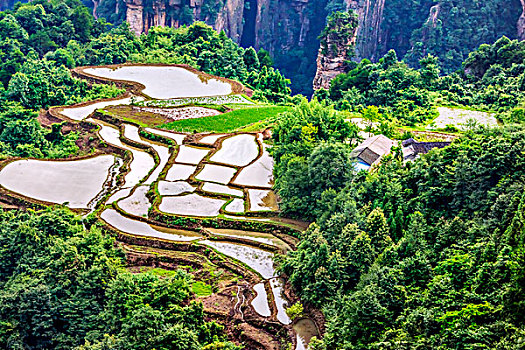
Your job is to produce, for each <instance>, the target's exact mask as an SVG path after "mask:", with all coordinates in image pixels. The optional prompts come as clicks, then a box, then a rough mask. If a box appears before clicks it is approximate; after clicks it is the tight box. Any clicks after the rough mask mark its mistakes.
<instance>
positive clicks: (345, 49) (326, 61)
mask: <svg viewBox="0 0 525 350" xmlns="http://www.w3.org/2000/svg"><path fill="white" fill-rule="evenodd" d="M357 28H358V25H357V15H356V14H355V12H349V13H343V12H339V13H337V14H335V15H333V16H330V17H329V19H328V22H327V25H326V27H325V29H324V30H323V32H322V33H321V37H320V40H321V43H320V46H319V53H318V55H317V71H316V74H315V78H314V82H313V88H314V90H317V89H320V88H324V89H328V88H329V87H330V81H331V80H332V79H333V78H335V77H336V76H337V75H339V74H341V73H344V72H345V71H346V66H347V64H348V61H349V60H351V59H352V57H353V56H354V46H355V41H356V38H357Z"/></svg>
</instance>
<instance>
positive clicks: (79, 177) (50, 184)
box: [0, 155, 115, 208]
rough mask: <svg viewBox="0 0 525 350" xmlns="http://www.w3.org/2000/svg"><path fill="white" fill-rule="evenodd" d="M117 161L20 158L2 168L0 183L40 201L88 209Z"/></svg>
mask: <svg viewBox="0 0 525 350" xmlns="http://www.w3.org/2000/svg"><path fill="white" fill-rule="evenodd" d="M114 163H115V157H114V156H111V155H105V156H98V157H93V158H87V159H81V160H73V161H45V160H35V159H24V160H17V161H14V162H11V163H9V164H7V165H6V166H5V167H4V168H3V169H2V170H0V185H1V186H2V187H4V188H6V189H7V190H10V191H13V192H15V193H18V194H21V195H23V196H26V197H29V198H34V199H37V200H40V201H45V202H51V203H57V204H66V205H67V206H68V207H70V208H88V204H89V203H90V201H91V200H92V199H93V198H95V197H96V196H97V194H98V193H99V192H100V191H102V188H103V185H104V183H105V182H106V180H107V179H108V175H109V169H110V168H111V166H112V165H113V164H114Z"/></svg>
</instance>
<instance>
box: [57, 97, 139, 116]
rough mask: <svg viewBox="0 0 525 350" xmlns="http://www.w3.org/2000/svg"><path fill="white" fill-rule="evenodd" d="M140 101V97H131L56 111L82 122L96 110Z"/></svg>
mask: <svg viewBox="0 0 525 350" xmlns="http://www.w3.org/2000/svg"><path fill="white" fill-rule="evenodd" d="M142 100H144V98H143V97H141V96H132V97H126V98H121V99H117V100H110V101H101V102H97V103H90V104H84V105H82V106H78V107H65V108H63V109H59V110H58V111H59V112H60V114H62V115H65V116H66V117H68V118H70V119H73V120H84V119H86V118H87V117H88V116H89V115H91V113H93V112H94V111H96V110H97V109H102V108H105V107H108V106H118V105H128V104H130V103H132V102H138V101H142Z"/></svg>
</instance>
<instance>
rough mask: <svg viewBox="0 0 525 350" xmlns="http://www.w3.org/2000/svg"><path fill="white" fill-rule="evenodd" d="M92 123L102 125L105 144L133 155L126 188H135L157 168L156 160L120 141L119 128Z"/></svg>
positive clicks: (101, 131)
mask: <svg viewBox="0 0 525 350" xmlns="http://www.w3.org/2000/svg"><path fill="white" fill-rule="evenodd" d="M90 121H92V122H95V123H96V124H98V125H100V130H99V135H100V137H101V138H102V139H103V140H104V141H105V142H107V143H109V144H112V145H113V146H116V147H120V148H123V149H125V150H129V151H130V152H131V153H132V154H133V161H132V162H131V164H130V169H131V170H130V171H129V173H128V174H127V175H126V177H125V185H124V187H134V186H135V185H137V184H138V183H139V182H140V181H141V180H142V179H144V178H145V177H146V176H147V175H148V173H149V171H150V170H151V169H153V168H154V167H155V160H154V159H153V157H152V156H151V155H150V154H149V153H147V152H144V151H142V150H138V149H135V148H132V147H129V146H127V145H124V144H123V143H122V142H121V141H120V138H119V137H120V131H119V130H118V129H117V128H115V127H113V126H109V125H107V124H104V123H101V122H99V121H94V120H92V119H91V120H90Z"/></svg>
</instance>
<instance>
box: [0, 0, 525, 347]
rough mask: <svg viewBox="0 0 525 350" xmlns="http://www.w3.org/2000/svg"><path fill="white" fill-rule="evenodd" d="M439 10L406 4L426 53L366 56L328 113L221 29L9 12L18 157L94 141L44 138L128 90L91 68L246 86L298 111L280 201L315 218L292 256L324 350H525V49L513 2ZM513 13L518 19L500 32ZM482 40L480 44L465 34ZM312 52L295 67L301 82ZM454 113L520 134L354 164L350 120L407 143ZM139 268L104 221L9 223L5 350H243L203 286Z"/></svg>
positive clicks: (15, 214) (2, 261)
mask: <svg viewBox="0 0 525 350" xmlns="http://www.w3.org/2000/svg"><path fill="white" fill-rule="evenodd" d="M423 3H425V2H420V3H419V4H416V3H414V2H412V3H411V4H412V5H413V7H416V9H413V11H414V13H417V16H416V17H417V18H420V16H423V15H427V14H428V10H427V9H426V7H428V6H430V5H431V3H432V4H433V2H429V3H428V4H426V3H425V4H426V5H427V6H426V7H425V6H422V5H421V4H423ZM416 5H417V6H416ZM439 5H440V6H441V9H440V11H441V12H440V13H441V15H439V16H438V17H437V18H438V21H439V25H437V26H431V27H428V25H427V24H428V23H427V24H425V25H424V26H423V27H422V26H421V25H420V24H418V22H417V21H412V20H411V17H403V16H404V13H401V12H395V13H393V12H392V11H393V10H392V9H391V8H390V9H389V10H388V11H386V13H387V14H389V16H390V17H389V18H391V19H392V22H391V23H390V22H388V21H387V24H385V25H391V26H393V23H399V22H400V21H401V19H399V20H395V16H398V17H400V18H401V17H403V18H402V19H403V20H402V21H401V22H402V23H407V24H410V25H407V26H399V27H397V30H402V31H407V32H406V33H398V34H399V36H400V37H405V38H406V37H407V35H408V34H407V33H409V34H410V35H408V36H410V40H402V41H400V42H402V43H403V44H402V46H400V48H399V50H389V51H387V52H386V54H385V55H384V56H383V57H382V58H380V59H378V60H377V62H372V61H371V60H369V59H366V58H365V59H362V60H360V61H359V62H348V64H347V71H346V72H345V73H342V74H340V75H338V76H337V77H336V78H335V79H334V80H333V81H332V82H331V85H330V88H329V89H327V90H324V89H321V90H318V91H316V93H315V95H314V97H313V98H312V99H311V101H308V100H307V99H306V98H304V97H302V96H291V89H290V87H289V86H290V81H289V80H288V79H286V78H285V77H284V76H283V75H282V74H281V73H280V71H279V70H278V69H276V68H275V67H274V62H273V60H272V58H271V57H270V54H269V53H268V52H267V51H265V50H263V49H261V50H259V51H256V50H254V49H253V48H251V47H250V48H242V47H240V46H239V45H237V44H236V43H235V42H234V41H233V40H232V39H230V38H228V37H227V36H226V34H225V33H224V32H221V33H217V32H216V31H214V30H213V29H212V28H211V27H209V26H207V25H205V24H204V23H200V22H198V23H194V24H191V25H190V26H184V27H181V28H177V29H176V28H161V27H153V28H151V29H150V30H149V32H148V33H147V34H145V35H142V36H136V35H135V34H134V33H132V32H131V31H130V30H129V27H128V26H127V25H126V24H125V23H123V24H122V25H119V26H112V25H109V24H108V23H107V22H106V20H104V19H95V18H93V16H92V15H91V13H90V10H89V9H88V8H86V7H85V6H83V5H82V3H81V2H80V1H78V0H67V1H58V0H51V1H46V0H36V1H32V2H30V3H28V4H16V5H14V7H13V8H12V9H11V10H8V11H5V12H1V13H0V57H1V63H0V81H1V85H0V157H1V158H2V159H5V158H8V157H13V156H16V157H33V158H66V157H68V156H71V155H76V154H78V151H79V149H78V147H77V145H76V144H75V141H76V140H77V138H78V135H77V134H76V133H75V132H69V133H63V132H62V130H61V128H60V125H59V127H51V128H48V127H44V126H42V125H41V124H40V123H39V121H38V120H39V119H38V117H39V113H40V112H41V111H42V110H44V109H47V108H49V107H51V106H57V105H71V104H75V103H79V102H82V101H88V100H94V99H98V98H110V97H115V96H118V95H120V94H122V93H123V92H124V90H123V89H121V88H118V87H116V86H114V85H99V84H88V83H86V82H85V81H83V80H79V79H77V78H75V77H73V76H72V74H71V71H70V69H71V68H74V67H78V66H84V65H108V64H116V63H125V62H134V63H170V64H175V63H176V64H187V65H189V66H191V67H194V68H196V69H199V70H201V71H203V72H206V73H210V74H214V75H218V76H221V77H226V78H230V79H233V80H236V81H239V82H241V83H243V84H245V85H246V86H248V87H249V88H252V89H253V90H254V94H253V96H252V99H253V100H254V101H259V102H264V103H266V104H276V105H283V106H286V107H287V110H286V111H285V112H283V113H282V114H280V115H279V116H278V117H276V118H275V119H274V120H272V121H271V122H272V123H273V124H272V125H271V126H272V127H273V136H272V139H271V141H270V142H271V143H272V147H271V151H270V152H271V155H272V156H273V158H274V160H275V170H274V176H275V185H274V189H275V190H276V192H277V193H278V195H279V197H280V210H281V212H282V215H283V216H286V217H290V218H298V219H302V220H307V221H308V222H310V223H311V224H310V225H309V227H308V229H307V230H306V231H304V232H303V233H302V234H301V236H300V242H299V243H298V245H297V249H296V250H295V251H291V252H289V253H288V254H286V255H281V256H279V257H278V259H277V260H278V265H279V270H280V271H281V272H282V273H283V274H284V275H285V276H286V277H287V278H288V280H289V282H290V283H291V285H292V286H293V288H294V290H295V292H296V293H297V294H298V295H299V296H300V298H301V300H302V302H303V303H304V304H305V305H308V306H309V307H314V308H317V309H320V310H321V311H322V312H323V314H324V317H325V319H326V332H325V334H324V336H323V337H322V339H317V340H313V341H312V342H311V344H310V347H309V349H312V350H322V349H423V348H425V349H426V348H431V349H509V350H510V349H517V348H521V347H522V346H523V339H524V337H525V316H524V315H525V289H524V286H525V195H524V191H525V155H524V150H525V126H524V124H525V42H520V41H518V40H512V39H514V38H515V35H514V36H513V35H509V37H510V38H508V37H506V36H502V35H503V34H505V33H508V32H509V31H512V30H511V28H510V26H511V24H512V25H515V24H514V22H513V21H514V20H515V18H514V17H516V16H515V13H516V12H515V11H514V10H513V9H509V8H508V7H505V5H504V4H501V3H500V2H497V1H495V2H488V3H486V4H485V5H481V4H479V6H478V5H476V6H474V5H472V6H466V5H465V6H459V5H457V4H456V5H455V6H454V4H453V2H451V1H440V2H439ZM400 6H401V5H400ZM460 7H461V8H462V9H463V10H461V11H460V10H459V9H458V8H460ZM400 8H403V7H402V6H401V7H400ZM410 8H411V9H412V7H410ZM497 8H504V9H505V11H503V14H502V18H504V22H505V23H506V24H505V25H503V24H501V23H500V22H499V19H495V20H494V22H490V21H485V19H486V13H492V12H494V11H496V10H495V9H497ZM337 10H345V8H344V6H343V4H342V3H340V2H337V1H335V2H333V3H330V4H328V6H327V7H325V8H323V11H329V12H332V11H337ZM507 10H508V11H507ZM389 11H390V12H389ZM462 11H466V12H465V13H463V12H462ZM511 12H512V13H511ZM323 13H324V12H323ZM443 13H445V14H447V13H448V14H454V15H457V16H456V17H454V16H448V15H447V16H446V19H447V20H446V21H445V19H444V17H440V16H444V15H443ZM463 16H466V17H468V18H469V20H468V21H464V20H462V18H464V17H463ZM510 17H512V18H511V19H508V18H510ZM420 22H421V21H420ZM482 22H483V24H480V23H482ZM507 24H508V25H507ZM392 28H393V27H392ZM473 28H476V31H477V32H478V34H479V35H478V36H477V37H476V38H475V39H472V37H471V36H470V34H468V35H467V34H465V33H466V31H467V30H469V33H470V32H471V31H472V30H473ZM513 28H514V27H513ZM394 34H396V33H393V34H392V37H394V36H395V35H394ZM496 34H497V36H495V35H496ZM396 35H397V34H396ZM423 38H424V39H423ZM411 43H412V44H414V43H415V44H414V45H412V44H411ZM481 43H483V44H482V45H480V44H481ZM306 47H307V48H309V47H308V46H306ZM453 47H456V49H454V48H453ZM303 50H305V48H304V47H303V48H299V49H297V52H296V57H295V58H296V59H297V60H294V59H291V60H290V62H294V63H293V64H294V66H295V69H299V68H300V67H302V66H301V65H300V64H299V65H298V64H297V62H299V61H300V59H302V58H303V57H302V55H303ZM396 51H397V52H396ZM309 55H315V53H314V54H312V53H309ZM279 59H282V57H280V58H279ZM400 59H401V60H400ZM403 59H404V60H403ZM460 62H462V63H460ZM438 106H451V107H461V108H464V109H475V110H480V111H488V112H491V113H494V115H495V116H496V118H497V119H498V121H499V123H500V125H499V126H498V127H494V128H490V127H485V126H483V125H478V124H477V123H475V122H471V123H470V124H469V125H468V127H467V128H466V129H465V130H463V131H460V130H458V129H457V128H455V127H454V126H447V129H446V130H444V132H450V133H451V134H452V135H453V136H455V137H456V136H457V138H455V140H454V141H453V142H452V144H451V145H450V146H448V147H446V148H443V149H434V150H432V151H430V152H429V153H428V154H426V155H422V156H421V157H420V158H418V159H416V160H415V161H414V162H404V161H403V157H402V152H401V148H400V147H397V146H396V147H394V148H393V150H392V152H391V154H389V155H387V156H386V157H385V158H384V159H383V161H382V162H381V164H380V165H378V166H377V167H376V168H375V169H373V171H370V172H366V171H360V172H357V171H355V170H354V167H353V160H352V159H351V157H350V153H351V151H352V149H353V147H354V146H355V145H356V144H357V143H358V142H359V141H360V134H359V129H358V128H357V126H356V125H355V124H353V123H349V122H348V121H347V119H349V118H350V117H355V116H359V117H362V118H363V119H364V120H365V121H367V122H370V125H371V127H370V129H369V130H368V131H369V132H373V133H375V134H383V135H385V136H388V137H390V138H392V139H395V140H403V139H406V138H409V137H413V136H414V135H413V134H412V133H411V131H414V130H416V129H417V127H419V126H420V125H422V124H424V123H427V122H429V121H431V120H432V118H434V117H435V116H436V113H437V111H436V107H438ZM372 123H373V124H374V126H373V127H372ZM265 126H266V125H265ZM125 267H126V261H125V256H124V253H123V252H122V250H120V249H119V248H118V245H117V244H116V241H115V239H114V238H112V237H110V236H109V235H107V233H106V232H105V230H104V229H103V228H102V227H101V226H99V225H98V224H97V223H95V222H94V220H90V218H89V217H88V218H82V217H80V216H78V215H76V214H73V213H72V212H71V211H69V210H67V209H64V208H50V209H46V210H39V211H36V210H27V211H7V210H3V209H0V301H1V302H0V347H1V348H6V349H78V350H88V349H92V350H96V349H97V350H100V349H157V350H160V349H166V350H168V349H181V350H182V349H208V350H211V349H230V350H234V349H239V347H238V346H237V345H235V344H233V343H231V342H229V341H228V340H227V337H226V335H225V332H224V327H223V326H222V325H220V324H219V323H216V322H214V321H209V320H208V319H207V317H206V316H205V314H204V312H203V306H202V304H201V303H199V302H195V301H193V300H192V297H193V291H192V289H191V288H190V286H191V283H192V276H191V275H190V274H188V273H186V272H184V271H182V270H181V271H174V272H173V273H171V274H169V276H158V275H155V274H154V273H131V272H129V271H128V270H127V269H126V268H125Z"/></svg>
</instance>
